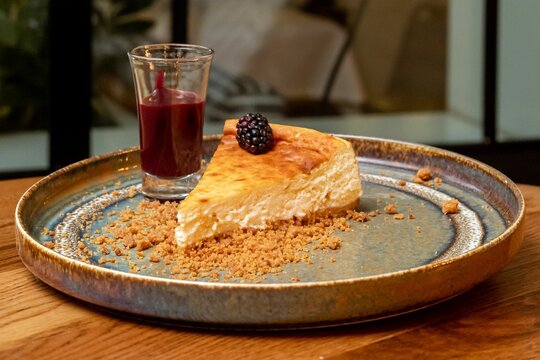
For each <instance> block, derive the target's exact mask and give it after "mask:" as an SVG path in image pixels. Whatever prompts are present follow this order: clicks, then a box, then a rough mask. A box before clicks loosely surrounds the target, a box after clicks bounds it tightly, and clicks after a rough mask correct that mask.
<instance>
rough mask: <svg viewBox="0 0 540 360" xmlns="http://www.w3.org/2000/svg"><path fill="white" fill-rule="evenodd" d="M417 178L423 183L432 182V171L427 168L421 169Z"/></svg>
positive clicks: (417, 173)
mask: <svg viewBox="0 0 540 360" xmlns="http://www.w3.org/2000/svg"><path fill="white" fill-rule="evenodd" d="M416 176H417V177H418V178H420V179H421V180H422V181H428V180H431V177H432V175H431V170H430V169H429V168H427V167H423V168H420V169H418V171H417V172H416Z"/></svg>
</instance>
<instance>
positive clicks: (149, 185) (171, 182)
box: [142, 171, 202, 200]
mask: <svg viewBox="0 0 540 360" xmlns="http://www.w3.org/2000/svg"><path fill="white" fill-rule="evenodd" d="M201 174H202V171H197V172H195V173H193V174H190V175H186V176H182V177H178V178H161V177H159V176H155V175H151V174H148V173H146V172H144V171H143V174H142V193H143V195H144V196H147V197H149V198H152V199H157V200H182V199H184V198H185V197H186V196H187V195H188V194H189V193H190V192H191V190H193V189H194V188H195V186H196V185H197V183H198V182H199V180H200V179H201Z"/></svg>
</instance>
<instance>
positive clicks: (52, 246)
mask: <svg viewBox="0 0 540 360" xmlns="http://www.w3.org/2000/svg"><path fill="white" fill-rule="evenodd" d="M43 245H44V246H45V247H46V248H49V249H54V242H52V241H45V242H44V243H43Z"/></svg>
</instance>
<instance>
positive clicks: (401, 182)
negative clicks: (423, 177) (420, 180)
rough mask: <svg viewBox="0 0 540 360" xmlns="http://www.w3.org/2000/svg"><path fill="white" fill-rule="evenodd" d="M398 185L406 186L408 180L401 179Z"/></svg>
mask: <svg viewBox="0 0 540 360" xmlns="http://www.w3.org/2000/svg"><path fill="white" fill-rule="evenodd" d="M398 185H399V186H405V185H407V182H406V181H405V180H400V181H399V183H398Z"/></svg>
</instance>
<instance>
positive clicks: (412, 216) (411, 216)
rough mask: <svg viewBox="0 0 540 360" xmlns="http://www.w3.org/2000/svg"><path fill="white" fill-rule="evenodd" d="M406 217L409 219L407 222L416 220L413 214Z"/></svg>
mask: <svg viewBox="0 0 540 360" xmlns="http://www.w3.org/2000/svg"><path fill="white" fill-rule="evenodd" d="M407 217H408V218H409V220H413V219H416V218H415V217H414V214H409V215H408V216H407Z"/></svg>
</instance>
